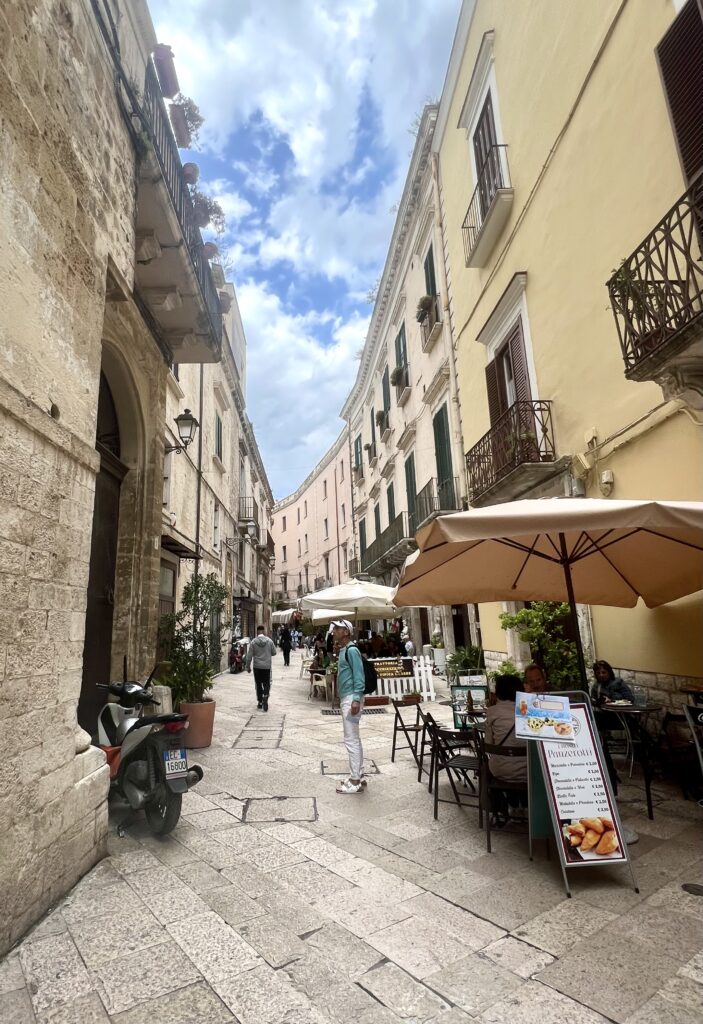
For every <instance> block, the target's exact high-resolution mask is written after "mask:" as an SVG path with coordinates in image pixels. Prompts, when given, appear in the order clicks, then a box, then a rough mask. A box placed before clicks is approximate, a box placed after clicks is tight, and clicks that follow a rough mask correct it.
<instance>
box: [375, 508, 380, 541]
mask: <svg viewBox="0 0 703 1024" xmlns="http://www.w3.org/2000/svg"><path fill="white" fill-rule="evenodd" d="M373 525H374V529H375V530H376V536H377V537H380V535H381V506H380V505H374V508H373Z"/></svg>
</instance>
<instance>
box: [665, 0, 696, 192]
mask: <svg viewBox="0 0 703 1024" xmlns="http://www.w3.org/2000/svg"><path fill="white" fill-rule="evenodd" d="M657 56H658V58H659V67H660V69H661V75H662V79H663V81H664V89H665V91H666V97H667V100H668V102H669V112H670V115H671V120H672V123H673V126H674V134H675V135H676V141H677V143H678V147H679V153H680V154H681V162H682V164H683V168H684V171H685V173H686V177H687V178H688V180H689V181H692V180H693V178H695V177H696V175H697V173H698V172H699V171H700V170H701V169H703V16H702V15H701V9H700V7H699V4H698V0H688V3H687V4H686V5H685V6H684V7H683V8H682V9H681V11H680V12H679V15H678V17H677V18H676V19H675V21H674V22H673V24H672V26H671V28H670V29H669V31H668V32H667V33H666V35H665V36H664V38H663V39H662V41H661V42H660V44H659V46H658V47H657Z"/></svg>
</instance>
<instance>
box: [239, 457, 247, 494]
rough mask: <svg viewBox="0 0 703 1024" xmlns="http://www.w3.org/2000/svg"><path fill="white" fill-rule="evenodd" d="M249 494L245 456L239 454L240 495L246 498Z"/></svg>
mask: <svg viewBox="0 0 703 1024" xmlns="http://www.w3.org/2000/svg"><path fill="white" fill-rule="evenodd" d="M246 494H247V476H246V463H245V462H244V456H243V455H240V456H239V497H240V498H245V497H246Z"/></svg>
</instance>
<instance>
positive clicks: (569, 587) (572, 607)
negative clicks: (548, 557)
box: [559, 533, 588, 693]
mask: <svg viewBox="0 0 703 1024" xmlns="http://www.w3.org/2000/svg"><path fill="white" fill-rule="evenodd" d="M559 545H560V548H561V564H562V566H563V568H564V579H565V581H566V593H567V596H568V598H569V612H570V614H571V622H572V625H573V629H574V636H575V637H576V657H577V659H578V663H579V673H580V675H581V682H582V683H583V688H584V690H585V691H586V693H588V679H587V678H586V661H585V659H584V656H583V646H582V644H581V631H580V629H579V617H578V614H577V612H576V598H575V597H574V581H573V580H572V578H571V563H570V562H569V553H568V550H567V547H566V537H565V536H564V534H563V533H560V534H559Z"/></svg>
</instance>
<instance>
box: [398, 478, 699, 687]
mask: <svg viewBox="0 0 703 1024" xmlns="http://www.w3.org/2000/svg"><path fill="white" fill-rule="evenodd" d="M417 541H418V548H419V550H418V551H416V552H415V554H413V555H411V556H410V558H408V559H407V561H406V562H405V565H404V566H403V571H402V573H401V577H400V582H399V585H398V587H397V589H396V592H395V595H394V598H393V600H394V602H395V604H396V605H398V606H400V607H403V606H406V605H418V604H430V605H433V604H459V603H465V602H468V601H471V602H475V601H476V602H477V601H568V603H569V605H570V607H571V614H572V618H573V621H574V627H575V630H574V632H575V636H576V637H577V646H578V657H579V667H580V669H581V673H582V676H583V680H584V682H585V680H586V671H585V664H584V660H583V651H582V649H581V644H580V641H579V640H578V637H579V633H578V623H577V621H576V602H577V601H578V602H579V603H581V604H604V605H616V606H618V607H623V608H632V607H634V606H635V605H636V604H637V601H638V600H639V598H642V599H643V601H644V603H645V604H646V605H647V607H648V608H656V607H658V606H659V605H661V604H666V603H667V602H668V601H674V600H676V599H677V598H679V597H684V596H685V595H686V594H692V593H694V592H695V591H697V590H701V589H703V503H702V502H693V501H610V500H602V499H596V498H542V499H531V500H530V499H527V500H524V501H513V502H506V503H505V504H504V505H491V506H488V507H487V508H478V509H471V510H470V511H469V512H457V513H456V514H454V515H446V516H440V517H439V518H438V519H435V521H434V522H433V523H431V524H430V525H429V526H427V527H425V528H424V529H422V530H420V531H419V533H418V535H417Z"/></svg>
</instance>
